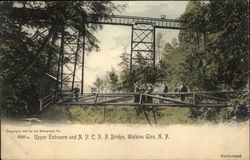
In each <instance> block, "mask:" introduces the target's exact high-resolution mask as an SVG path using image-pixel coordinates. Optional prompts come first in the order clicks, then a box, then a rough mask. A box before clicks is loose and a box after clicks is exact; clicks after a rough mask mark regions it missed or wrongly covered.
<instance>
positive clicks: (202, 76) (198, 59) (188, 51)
mask: <svg viewBox="0 0 250 160" xmlns="http://www.w3.org/2000/svg"><path fill="white" fill-rule="evenodd" d="M248 6H249V2H248V1H247V0H240V1H233V0H227V1H210V2H209V3H201V2H199V1H192V2H189V3H188V5H187V7H186V11H185V12H184V14H183V15H182V16H181V20H182V22H183V23H182V24H181V25H182V27H184V28H185V30H181V31H180V33H179V41H180V44H179V46H177V47H174V46H172V45H171V44H170V45H169V44H167V45H166V47H165V51H164V56H163V57H164V58H163V62H164V63H166V66H168V68H167V75H168V77H170V80H169V82H170V83H174V82H173V81H184V82H186V83H187V84H188V86H189V88H190V89H191V90H193V91H195V90H199V91H200V90H205V91H210V90H213V91H214V90H241V89H244V88H245V87H246V85H247V79H248V78H247V76H248V75H247V74H245V72H246V70H244V69H243V68H245V67H244V66H246V63H245V60H246V59H247V57H248V49H247V48H248V41H249V37H248V34H249V30H248V18H249V17H248ZM172 56H173V57H172ZM172 58H173V59H174V61H177V62H178V63H175V62H173V61H171V59H172ZM244 59H245V60H244ZM173 77H175V78H173ZM171 79H172V80H171ZM219 112H221V109H215V108H203V107H201V108H196V109H195V110H191V116H193V117H196V118H197V117H202V118H203V119H209V120H212V119H214V118H215V117H216V116H217V115H218V114H217V113H219ZM195 115H196V116H195Z"/></svg>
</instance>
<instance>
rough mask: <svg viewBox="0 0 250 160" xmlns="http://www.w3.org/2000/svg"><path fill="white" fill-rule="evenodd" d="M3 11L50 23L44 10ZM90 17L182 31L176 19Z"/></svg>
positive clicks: (13, 15)
mask: <svg viewBox="0 0 250 160" xmlns="http://www.w3.org/2000/svg"><path fill="white" fill-rule="evenodd" d="M4 10H8V11H9V10H11V14H12V15H11V17H12V18H19V19H22V20H23V21H26V22H28V21H30V22H32V23H44V24H46V23H49V24H51V23H52V22H51V21H50V19H48V17H50V15H48V12H46V10H43V9H30V8H17V7H12V8H5V9H4ZM4 10H3V11H4ZM34 17H36V18H34ZM37 17H39V18H37ZM92 17H94V16H93V15H89V16H88V19H87V23H97V24H111V25H126V26H132V25H134V24H136V23H146V24H148V23H151V24H152V25H153V26H154V27H156V28H166V29H182V28H181V21H180V20H178V19H166V18H152V17H138V16H124V15H112V16H110V18H108V19H104V18H103V19H98V20H96V19H94V18H92ZM32 18H33V19H32ZM53 23H54V22H53ZM56 23H57V24H60V23H61V22H56ZM66 23H67V22H66Z"/></svg>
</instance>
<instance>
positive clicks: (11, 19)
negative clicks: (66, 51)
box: [0, 1, 124, 116]
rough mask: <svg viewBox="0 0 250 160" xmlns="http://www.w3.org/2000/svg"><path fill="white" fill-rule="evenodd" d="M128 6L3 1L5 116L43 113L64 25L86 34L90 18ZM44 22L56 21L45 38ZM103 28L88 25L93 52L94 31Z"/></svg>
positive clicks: (0, 75)
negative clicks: (45, 90) (42, 83)
mask: <svg viewBox="0 0 250 160" xmlns="http://www.w3.org/2000/svg"><path fill="white" fill-rule="evenodd" d="M18 8H21V9H18ZM122 8H124V6H115V5H114V4H113V3H112V2H110V1H74V2H66V1H65V2H57V1H50V2H47V1H46V2H45V1H39V2H32V1H23V2H0V12H1V14H0V21H1V24H0V40H1V43H0V51H1V52H0V53H1V55H0V58H1V59H0V60H1V61H0V62H1V64H0V66H1V67H0V68H1V72H0V81H1V84H0V88H1V95H0V96H1V115H3V116H23V115H25V114H33V113H36V112H37V111H38V99H39V98H41V97H39V88H41V87H42V86H40V85H39V83H38V80H39V79H41V78H42V77H43V76H44V74H45V73H46V72H47V71H48V68H51V67H53V66H54V65H55V64H56V62H57V61H58V58H57V57H58V56H57V54H58V53H59V48H60V46H59V45H58V44H57V43H54V42H56V41H57V40H58V38H59V37H58V35H60V34H61V32H62V31H63V30H62V28H63V24H65V23H67V24H68V25H71V26H73V27H74V28H75V31H77V32H80V33H82V34H84V27H85V26H87V18H91V19H93V20H97V19H99V18H104V19H108V18H109V17H110V15H112V13H113V11H114V10H120V9H122ZM37 22H38V23H37ZM41 22H50V25H47V26H46V27H47V28H48V30H47V32H45V35H44V37H43V38H40V37H39V35H38V34H37V33H39V32H36V30H37V29H38V28H40V25H43V26H44V25H45V24H46V23H45V24H41ZM101 28H102V26H101V25H100V24H90V25H88V26H87V28H86V33H85V34H86V49H87V50H93V49H98V40H97V39H96V38H95V36H94V35H93V32H96V31H98V30H100V29H101ZM33 32H34V34H32V33H33ZM45 86H46V84H45Z"/></svg>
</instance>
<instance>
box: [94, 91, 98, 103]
mask: <svg viewBox="0 0 250 160" xmlns="http://www.w3.org/2000/svg"><path fill="white" fill-rule="evenodd" d="M97 98H98V93H96V94H95V104H96V102H97Z"/></svg>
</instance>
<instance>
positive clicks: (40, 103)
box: [39, 99, 43, 111]
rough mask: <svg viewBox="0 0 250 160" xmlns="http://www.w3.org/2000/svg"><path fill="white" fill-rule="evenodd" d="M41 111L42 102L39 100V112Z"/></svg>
mask: <svg viewBox="0 0 250 160" xmlns="http://www.w3.org/2000/svg"><path fill="white" fill-rule="evenodd" d="M42 110H43V100H42V99H39V111H42Z"/></svg>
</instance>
